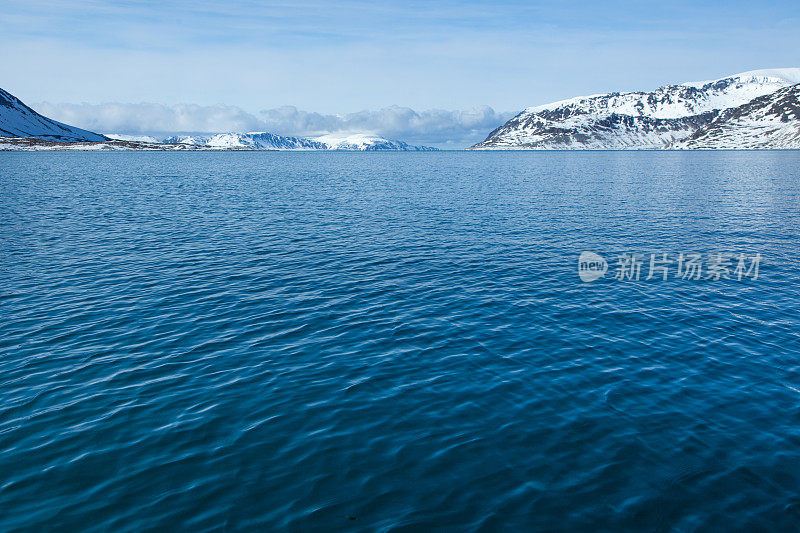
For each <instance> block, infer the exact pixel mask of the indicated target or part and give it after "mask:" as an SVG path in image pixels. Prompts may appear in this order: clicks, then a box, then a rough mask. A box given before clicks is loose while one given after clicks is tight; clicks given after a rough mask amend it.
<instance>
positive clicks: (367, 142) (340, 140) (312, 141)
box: [111, 132, 435, 151]
mask: <svg viewBox="0 0 800 533" xmlns="http://www.w3.org/2000/svg"><path fill="white" fill-rule="evenodd" d="M111 137H113V138H118V137H120V136H114V135H112V136H111ZM161 142H164V143H180V144H190V145H195V146H205V147H209V148H219V149H225V148H227V149H237V148H238V149H251V150H252V149H255V150H355V151H373V150H401V151H427V150H435V148H428V147H426V146H411V145H409V144H407V143H404V142H403V141H393V140H389V139H384V138H383V137H378V136H375V135H363V134H354V135H336V134H330V135H323V136H321V137H312V138H303V137H287V136H283V135H276V134H274V133H267V132H251V133H217V134H215V135H182V136H181V135H179V136H172V137H167V138H166V139H163V140H162V141H161Z"/></svg>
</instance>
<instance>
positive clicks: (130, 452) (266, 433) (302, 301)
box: [0, 151, 800, 532]
mask: <svg viewBox="0 0 800 533" xmlns="http://www.w3.org/2000/svg"><path fill="white" fill-rule="evenodd" d="M798 524H800V152H798V151H757V152H744V151H718V152H651V151H642V152H614V151H611V152H467V151H441V152H424V153H402V152H372V153H352V152H261V151H257V152H250V151H236V152H207V151H194V152H154V153H143V152H101V153H88V152H5V153H0V530H2V531H73V530H74V531H78V530H80V531H97V532H101V531H102V532H105V531H113V532H142V531H191V532H199V531H251V530H256V531H298V532H305V531H381V532H388V531H639V530H645V531H711V530H724V531H734V530H765V531H766V530H769V531H776V530H797V528H798Z"/></svg>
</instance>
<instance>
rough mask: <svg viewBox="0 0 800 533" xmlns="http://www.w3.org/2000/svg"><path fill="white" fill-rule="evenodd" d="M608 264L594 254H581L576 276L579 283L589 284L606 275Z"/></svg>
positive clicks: (600, 256)
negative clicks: (579, 279)
mask: <svg viewBox="0 0 800 533" xmlns="http://www.w3.org/2000/svg"><path fill="white" fill-rule="evenodd" d="M607 271H608V263H607V262H606V260H605V259H604V258H603V256H602V255H598V254H596V253H594V252H581V255H580V257H578V276H580V278H581V281H585V282H586V283H589V282H590V281H594V280H596V279H600V278H602V277H603V276H605V275H606V272H607Z"/></svg>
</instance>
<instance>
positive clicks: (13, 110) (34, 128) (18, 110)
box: [0, 89, 108, 142]
mask: <svg viewBox="0 0 800 533" xmlns="http://www.w3.org/2000/svg"><path fill="white" fill-rule="evenodd" d="M0 137H23V138H24V137H35V138H37V139H42V140H47V141H60V142H102V141H107V140H108V139H107V138H106V137H104V136H103V135H100V134H97V133H93V132H91V131H86V130H82V129H80V128H76V127H74V126H68V125H67V124H62V123H61V122H56V121H55V120H52V119H49V118H47V117H44V116H42V115H40V114H39V113H37V112H36V111H34V110H33V109H31V108H30V107H28V106H26V105H25V104H23V103H22V101H21V100H20V99H19V98H17V97H16V96H14V95H12V94H11V93H9V92H7V91H4V90H3V89H0Z"/></svg>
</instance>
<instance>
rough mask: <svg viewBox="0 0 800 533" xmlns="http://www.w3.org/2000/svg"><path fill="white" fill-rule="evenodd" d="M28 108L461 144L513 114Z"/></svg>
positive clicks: (167, 127)
mask: <svg viewBox="0 0 800 533" xmlns="http://www.w3.org/2000/svg"><path fill="white" fill-rule="evenodd" d="M34 108H35V109H36V110H37V111H38V112H40V113H42V114H43V115H45V116H48V117H51V118H53V119H55V120H58V121H61V122H65V123H67V124H71V125H74V126H78V127H80V128H84V129H88V130H91V131H96V132H100V133H119V134H127V135H156V136H158V135H164V134H174V133H218V132H247V131H269V132H273V133H278V134H280V135H292V136H296V137H313V136H317V135H325V134H328V133H370V134H374V135H380V136H382V137H387V138H390V139H400V140H403V141H406V142H408V143H411V144H424V145H429V146H437V147H440V148H442V147H443V148H463V147H465V146H468V145H470V144H473V143H476V142H479V141H482V140H483V139H485V138H486V136H487V135H488V134H489V132H490V131H492V130H493V129H494V128H496V127H498V126H499V125H501V124H503V123H504V122H505V121H506V120H508V119H509V118H511V117H512V116H513V115H514V114H515V113H513V112H508V113H498V112H496V111H495V110H494V109H492V108H491V107H489V106H480V107H476V108H473V109H468V110H455V111H450V110H444V109H428V110H425V111H415V110H413V109H411V108H408V107H399V106H391V107H386V108H383V109H379V110H374V111H359V112H357V113H349V114H344V115H333V114H322V113H315V112H311V111H304V110H301V109H297V108H296V107H294V106H284V107H279V108H275V109H266V110H263V111H260V112H259V113H258V114H257V115H254V114H251V113H248V112H246V111H244V110H243V109H241V108H239V107H235V106H224V105H216V106H198V105H188V104H179V105H163V104H148V103H141V104H122V103H108V104H50V103H42V104H38V105H35V106H34Z"/></svg>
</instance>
